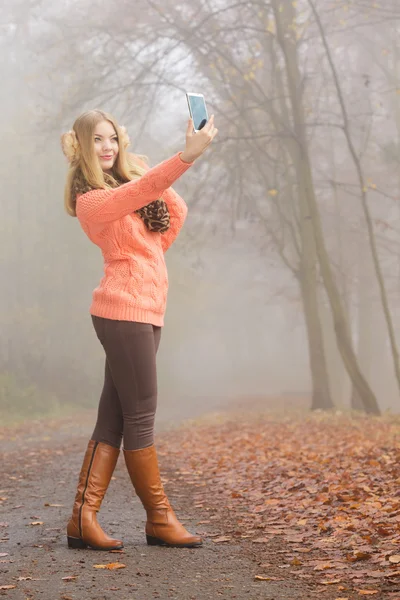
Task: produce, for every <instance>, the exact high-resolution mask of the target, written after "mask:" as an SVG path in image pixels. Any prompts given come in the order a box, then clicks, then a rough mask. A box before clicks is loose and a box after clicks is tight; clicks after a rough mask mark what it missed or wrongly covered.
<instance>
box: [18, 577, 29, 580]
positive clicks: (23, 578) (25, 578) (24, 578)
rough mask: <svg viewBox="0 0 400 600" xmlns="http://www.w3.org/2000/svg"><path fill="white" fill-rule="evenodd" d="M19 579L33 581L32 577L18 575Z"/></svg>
mask: <svg viewBox="0 0 400 600" xmlns="http://www.w3.org/2000/svg"><path fill="white" fill-rule="evenodd" d="M18 581H32V577H18Z"/></svg>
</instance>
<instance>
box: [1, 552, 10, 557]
mask: <svg viewBox="0 0 400 600" xmlns="http://www.w3.org/2000/svg"><path fill="white" fill-rule="evenodd" d="M0 556H8V552H0Z"/></svg>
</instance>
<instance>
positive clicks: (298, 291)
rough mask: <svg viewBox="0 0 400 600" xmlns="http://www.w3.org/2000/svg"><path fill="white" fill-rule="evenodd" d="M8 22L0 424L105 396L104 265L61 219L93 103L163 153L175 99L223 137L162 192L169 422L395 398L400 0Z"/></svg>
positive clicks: (75, 10) (182, 122) (399, 367)
mask: <svg viewBox="0 0 400 600" xmlns="http://www.w3.org/2000/svg"><path fill="white" fill-rule="evenodd" d="M0 26H1V36H0V43H1V46H2V52H1V54H0V68H1V81H2V94H1V99H0V102H1V111H0V119H1V131H2V134H3V142H4V144H3V160H2V161H1V166H0V168H1V173H2V194H1V214H2V218H1V225H0V227H1V241H0V243H1V253H0V274H1V282H2V285H1V289H2V293H1V295H0V320H1V341H2V343H1V347H0V351H1V362H0V420H4V421H6V420H9V419H11V420H12V419H13V418H14V417H15V418H20V417H21V416H23V417H25V418H33V417H37V416H40V415H43V414H64V413H65V414H68V413H72V412H74V411H76V410H77V409H81V408H90V407H95V406H96V405H97V402H98V397H99V393H100V391H101V386H102V380H103V368H104V353H103V350H102V348H101V346H100V344H99V342H98V340H97V338H96V335H95V332H94V330H93V327H92V323H91V320H90V314H89V306H90V303H91V295H92V291H93V289H94V288H95V287H96V286H97V285H98V283H99V281H100V278H101V277H102V274H103V270H102V268H103V265H102V257H101V253H100V250H99V249H98V248H97V247H95V246H94V245H93V244H91V243H90V241H89V240H88V239H87V238H86V236H85V234H84V233H83V231H82V230H81V228H80V225H79V222H78V220H77V219H74V218H71V217H69V216H67V214H66V213H65V211H64V207H63V190H64V183H65V177H66V172H67V166H68V165H67V162H66V159H65V157H64V156H63V154H62V151H61V147H60V136H61V134H62V133H63V132H65V131H67V130H69V129H71V127H72V124H73V122H74V120H75V118H76V117H77V116H78V115H79V114H80V113H81V112H83V111H84V110H87V109H90V108H100V109H102V110H105V111H107V112H110V113H111V114H113V115H114V116H115V117H116V118H117V120H118V121H119V123H120V124H122V125H124V126H125V127H126V128H127V130H128V132H129V134H130V138H131V141H132V146H131V148H130V150H131V151H133V152H135V153H138V154H144V155H146V156H147V157H148V159H149V164H150V165H155V164H157V163H158V162H161V161H162V160H165V159H166V158H168V157H170V156H172V155H173V154H174V153H176V152H177V151H179V150H183V148H184V143H185V130H186V126H187V120H188V117H189V114H188V109H187V103H186V98H185V91H193V92H199V93H203V94H204V96H205V98H206V102H207V106H208V110H209V112H210V113H214V114H215V122H216V126H217V127H218V129H219V134H218V137H217V138H216V140H215V142H214V143H213V145H212V148H211V149H209V150H208V151H207V152H206V153H205V154H204V155H203V156H202V157H201V158H200V159H199V160H198V161H196V164H195V165H194V167H192V168H191V169H190V170H189V171H188V172H187V173H186V174H185V175H184V176H183V177H182V178H180V179H179V180H178V181H177V182H176V184H175V185H174V188H175V189H176V190H177V191H178V193H179V194H180V195H181V196H182V197H183V198H184V199H185V201H186V202H187V204H188V207H189V214H188V218H187V221H186V223H185V226H184V229H183V231H182V232H181V234H180V236H179V238H178V240H177V241H176V242H175V244H174V245H173V247H172V248H171V249H170V250H169V251H168V252H167V255H166V259H167V265H168V270H169V281H170V288H169V296H168V307H167V314H166V325H165V328H164V330H163V334H162V341H161V346H160V351H159V354H158V376H159V407H160V409H159V410H161V414H165V415H168V414H170V415H173V416H174V418H177V417H179V416H182V417H188V416H191V415H197V414H200V413H201V412H203V411H207V410H212V409H215V408H218V407H220V406H222V405H224V404H226V403H229V402H235V401H236V400H237V399H239V398H268V397H273V398H276V406H277V407H279V403H280V400H279V398H280V397H281V396H285V397H290V398H293V399H296V398H301V399H304V398H306V399H307V406H309V407H310V408H313V409H318V408H319V409H328V410H329V409H337V410H347V409H349V408H353V409H359V410H364V411H366V412H369V413H372V414H378V413H379V412H383V411H386V410H391V411H393V412H398V411H399V407H400V399H399V390H400V358H399V345H400V308H399V307H400V262H399V254H400V221H399V217H400V204H399V201H400V168H399V167H400V153H399V149H400V60H399V59H400V41H399V40H400V36H399V29H400V8H399V6H398V3H397V1H396V0H387V1H385V2H384V3H373V2H371V1H367V0H347V1H340V0H299V1H297V2H292V1H289V0H270V1H266V2H263V3H259V2H251V1H250V2H244V3H238V4H237V3H233V4H232V3H229V2H226V1H225V0H216V1H213V2H210V1H206V0H204V1H203V0H199V2H197V3H196V4H193V3H191V2H188V1H181V2H176V1H174V2H172V0H167V1H165V0H163V2H160V1H157V0H155V1H153V0H139V1H138V2H135V3H129V2H127V1H126V0H116V1H115V2H113V3H105V2H100V1H99V0H94V1H93V0H92V1H91V2H88V1H87V0H77V1H75V2H71V1H69V0H59V1H58V2H57V3H54V2H50V0H38V1H34V0H32V1H31V2H29V3H26V2H22V1H20V0H4V1H3V3H2V5H1V8H0ZM294 403H295V402H294Z"/></svg>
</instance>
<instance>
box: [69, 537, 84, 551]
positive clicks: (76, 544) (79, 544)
mask: <svg viewBox="0 0 400 600" xmlns="http://www.w3.org/2000/svg"><path fill="white" fill-rule="evenodd" d="M67 540H68V548H74V549H79V550H84V549H85V548H87V544H85V542H84V541H83V540H81V538H74V537H71V536H69V535H68V536H67Z"/></svg>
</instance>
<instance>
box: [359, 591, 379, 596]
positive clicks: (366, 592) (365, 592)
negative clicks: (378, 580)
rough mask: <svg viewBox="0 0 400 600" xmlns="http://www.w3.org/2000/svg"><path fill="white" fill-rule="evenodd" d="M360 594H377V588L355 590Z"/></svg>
mask: <svg viewBox="0 0 400 600" xmlns="http://www.w3.org/2000/svg"><path fill="white" fill-rule="evenodd" d="M357 591H358V593H359V594H360V595H361V596H372V595H373V594H378V593H379V592H378V590H357Z"/></svg>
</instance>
